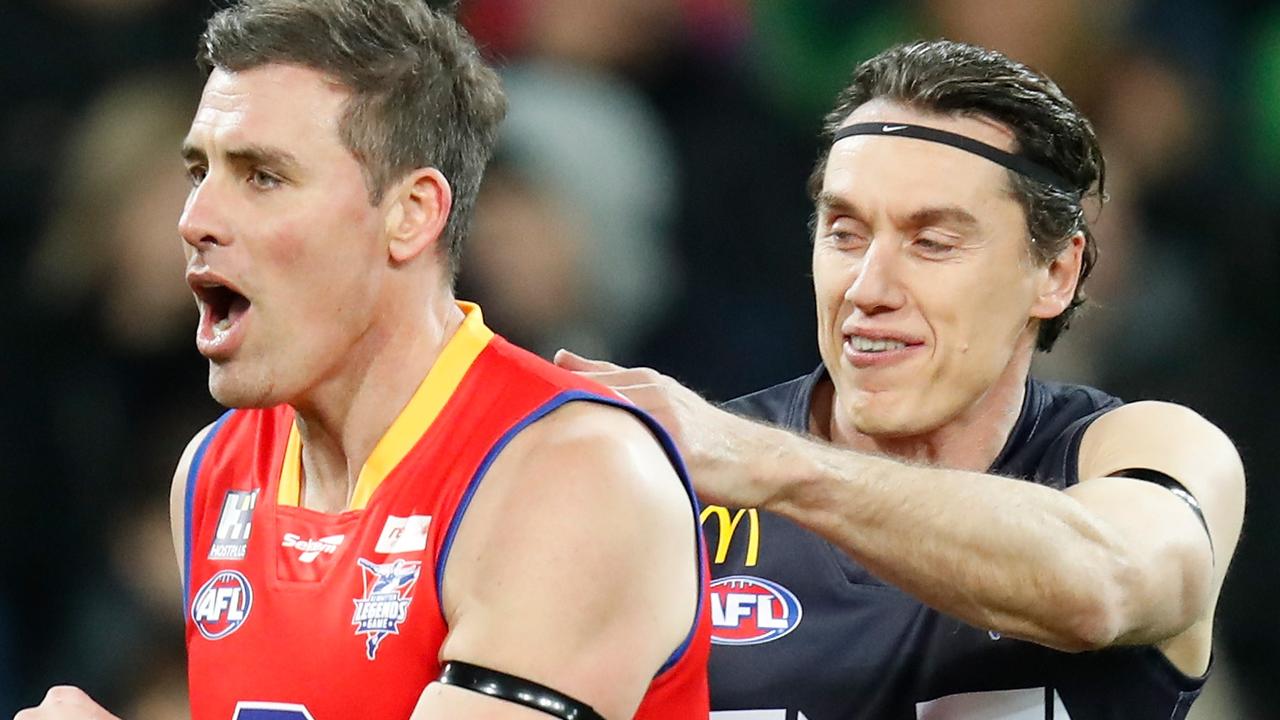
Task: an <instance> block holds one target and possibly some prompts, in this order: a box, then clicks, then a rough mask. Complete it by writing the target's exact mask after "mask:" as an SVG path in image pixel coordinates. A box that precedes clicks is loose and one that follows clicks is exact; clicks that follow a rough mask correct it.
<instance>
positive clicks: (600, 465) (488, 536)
mask: <svg viewBox="0 0 1280 720" xmlns="http://www.w3.org/2000/svg"><path fill="white" fill-rule="evenodd" d="M695 537H696V529H695V519H694V516H693V511H692V508H691V507H690V503H689V500H688V498H687V496H686V494H685V493H684V491H683V489H682V488H681V486H680V483H679V481H678V480H677V478H676V476H675V473H674V471H673V470H672V468H671V465H670V463H669V462H668V460H667V458H666V456H665V454H664V453H663V452H662V450H661V449H660V448H659V446H658V444H657V443H656V442H655V441H654V439H653V438H652V436H650V435H649V433H648V431H647V430H646V429H644V428H643V427H642V426H641V425H640V424H639V423H638V422H637V421H636V420H635V419H634V418H632V417H630V416H629V415H627V414H625V413H624V412H622V411H619V410H615V409H611V408H603V407H600V406H594V405H588V404H581V403H572V404H570V405H568V406H566V407H564V408H561V409H559V410H557V411H555V412H554V413H552V414H551V415H549V416H548V417H546V418H545V419H543V420H541V421H539V422H537V423H535V424H534V425H533V426H531V427H530V428H528V429H526V430H525V431H524V432H522V433H521V435H520V436H517V438H516V440H514V441H513V442H512V443H511V445H509V446H508V447H507V448H506V449H504V450H503V451H502V453H501V455H500V456H499V458H498V460H497V461H496V462H495V463H494V466H493V467H492V469H491V470H490V471H489V473H488V475H487V476H486V478H485V479H484V481H483V482H482V483H481V485H480V490H479V491H478V492H477V493H476V496H475V499H474V500H473V502H472V504H471V507H470V508H469V509H468V510H467V512H466V514H465V516H464V519H463V521H462V523H461V526H460V530H459V533H458V536H457V539H456V541H455V544H454V548H453V550H452V552H451V553H450V556H449V559H448V564H447V566H446V570H445V576H444V593H443V595H444V597H443V605H444V611H445V615H446V619H447V620H448V624H449V635H448V638H447V639H446V641H445V643H444V645H443V646H442V648H441V651H440V657H441V659H442V660H459V661H463V662H469V663H473V664H476V665H481V666H484V667H488V668H491V669H494V670H498V671H501V672H505V673H508V674H511V675H516V676H518V677H521V678H524V679H527V680H530V681H533V682H536V683H539V684H542V685H545V686H548V687H550V688H552V689H554V690H556V691H558V692H560V693H563V694H565V695H568V696H570V697H573V698H575V699H577V700H579V701H581V702H584V703H586V704H588V705H591V706H592V707H593V708H595V710H596V711H597V712H599V713H600V714H601V715H602V716H604V717H605V718H608V719H609V720H615V719H621V718H628V717H631V716H632V715H633V714H634V712H635V710H636V708H637V707H638V705H639V703H640V701H641V699H642V697H643V695H644V693H645V691H646V689H647V688H648V686H649V684H650V682H651V681H652V679H653V677H654V675H655V674H657V672H658V671H659V669H660V668H661V666H662V664H663V663H664V662H665V661H666V659H667V658H668V657H669V656H670V655H671V654H672V652H673V651H674V650H675V649H676V648H677V647H678V646H679V645H680V644H681V643H682V642H683V641H684V640H685V637H686V635H687V634H688V632H689V630H690V629H691V627H692V625H693V622H694V615H695V612H696V605H697V593H698V587H699V583H700V577H699V570H698V565H697V559H696V552H697V550H696V548H697V545H696V542H695ZM548 717H549V716H548V715H545V714H542V713H540V712H537V711H533V710H528V709H525V708H522V707H520V706H518V705H515V704H512V703H509V702H505V701H501V700H496V699H493V698H489V697H486V696H484V695H481V694H478V693H474V692H470V691H467V690H462V689H459V688H456V687H452V686H443V685H440V684H438V683H433V684H432V685H430V686H429V687H428V688H427V689H426V691H425V692H424V694H423V696H422V699H421V700H420V702H419V705H418V708H417V710H416V711H415V712H414V715H413V718H414V720H426V719H428V718H457V719H458V720H482V719H483V720H519V719H521V718H527V719H528V720H547V718H548Z"/></svg>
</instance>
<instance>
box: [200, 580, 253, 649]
mask: <svg viewBox="0 0 1280 720" xmlns="http://www.w3.org/2000/svg"><path fill="white" fill-rule="evenodd" d="M251 609H253V588H252V587H250V586H249V579H248V578H246V577H245V576H244V575H241V574H240V573H239V572H236V571H235V570H223V571H221V572H219V573H217V574H215V575H214V576H213V577H211V578H209V581H208V582H206V583H205V584H204V585H203V586H202V587H201V588H200V592H198V593H196V599H195V600H194V601H193V602H192V603H191V620H192V621H193V622H195V624H196V629H197V630H199V631H200V634H201V635H203V636H205V638H207V639H209V640H220V639H222V638H224V637H226V636H228V635H230V634H231V633H233V632H235V631H236V630H239V629H240V626H241V625H243V624H244V621H245V620H248V619H249V611H250V610H251Z"/></svg>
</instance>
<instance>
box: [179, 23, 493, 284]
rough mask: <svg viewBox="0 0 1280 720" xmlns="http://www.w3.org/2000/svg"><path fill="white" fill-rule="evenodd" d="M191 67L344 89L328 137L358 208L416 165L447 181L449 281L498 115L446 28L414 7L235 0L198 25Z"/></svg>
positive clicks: (457, 33)
mask: <svg viewBox="0 0 1280 720" xmlns="http://www.w3.org/2000/svg"><path fill="white" fill-rule="evenodd" d="M197 62H198V63H199V65H200V67H201V68H202V69H203V70H204V71H205V72H206V73H211V72H212V71H213V69H214V68H221V69H223V70H226V71H230V72H237V71H242V70H249V69H252V68H255V67H260V66H262V65H268V64H272V63H282V64H291V65H301V66H303V67H308V68H311V69H313V70H316V71H319V72H322V73H324V74H326V75H329V76H331V77H333V78H334V79H336V80H337V81H339V82H341V83H342V84H343V85H344V86H346V87H347V88H348V89H349V90H350V92H351V98H350V100H349V101H348V102H347V106H346V108H345V110H344V112H343V116H342V118H341V119H340V122H339V132H340V134H341V136H342V141H343V144H344V145H345V146H346V147H347V149H348V150H349V151H350V152H351V153H352V154H353V155H354V156H355V157H356V159H357V160H358V161H359V162H360V164H361V166H362V167H363V168H364V175H365V184H366V186H367V187H368V189H369V199H370V202H372V203H373V204H375V205H376V204H378V203H379V202H381V201H382V197H383V193H384V192H386V190H387V188H388V187H389V186H390V184H391V183H393V182H395V181H396V180H398V179H400V178H402V177H404V175H405V174H406V173H408V172H410V171H412V170H415V169H417V168H423V167H435V168H437V169H439V170H440V172H441V173H443V174H444V176H445V177H446V178H448V180H449V183H450V184H451V185H452V187H453V209H452V212H451V213H450V217H449V220H448V224H447V225H446V226H445V229H444V232H443V234H442V236H441V241H442V242H441V244H442V246H443V247H445V248H447V251H448V258H449V268H450V272H451V274H455V273H456V272H457V266H458V259H459V256H460V255H461V251H462V242H463V239H464V237H465V236H466V233H467V228H468V226H469V225H470V222H471V215H472V212H473V208H474V206H475V200H476V195H477V193H478V192H479V189H480V180H481V178H482V177H483V175H484V168H485V165H486V164H487V163H488V161H489V157H490V155H491V154H492V152H493V146H494V143H495V142H496V140H497V135H498V125H499V124H500V123H501V122H502V118H503V116H504V115H505V114H506V107H507V102H506V96H505V95H504V94H503V92H502V84H501V82H500V81H499V79H498V76H497V74H496V73H495V72H494V71H493V70H492V69H491V68H489V67H488V66H487V65H486V64H485V63H484V61H483V60H482V59H481V57H480V54H479V52H478V51H477V50H476V46H475V42H474V41H473V40H472V39H471V36H470V35H468V34H467V32H466V30H464V29H463V28H462V27H461V26H460V25H459V24H458V23H457V21H455V20H454V19H453V18H452V17H449V16H448V15H447V14H445V13H443V12H439V11H435V10H432V9H431V8H430V7H428V6H427V4H426V2H424V1H423V0H241V1H240V2H237V3H236V4H234V5H232V6H230V7H228V8H225V9H223V10H220V11H219V12H218V13H217V14H215V15H214V16H213V17H212V18H210V19H209V24H208V26H207V27H206V28H205V31H204V34H203V35H202V36H201V38H200V48H199V54H198V57H197Z"/></svg>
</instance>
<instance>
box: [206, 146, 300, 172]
mask: <svg viewBox="0 0 1280 720" xmlns="http://www.w3.org/2000/svg"><path fill="white" fill-rule="evenodd" d="M223 154H224V156H225V157H226V159H227V160H228V161H230V162H233V163H238V164H242V165H268V166H271V167H275V168H279V169H281V170H286V171H288V170H296V169H297V168H298V159H297V158H296V157H294V156H293V154H292V153H290V152H289V151H287V150H282V149H280V148H273V147H268V146H266V145H255V144H248V145H239V146H237V147H233V148H230V149H229V150H227V151H226V152H225V153H223ZM182 159H183V160H186V161H187V162H193V161H205V160H208V155H206V154H205V152H204V150H202V149H201V148H199V147H197V146H196V145H193V144H192V143H189V142H187V143H183V145H182Z"/></svg>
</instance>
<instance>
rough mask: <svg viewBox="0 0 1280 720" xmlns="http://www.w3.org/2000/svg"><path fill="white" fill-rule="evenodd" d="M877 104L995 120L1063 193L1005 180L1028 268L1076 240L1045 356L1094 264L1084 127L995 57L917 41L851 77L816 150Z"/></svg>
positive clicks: (1033, 77)
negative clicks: (1078, 258) (1016, 207)
mask: <svg viewBox="0 0 1280 720" xmlns="http://www.w3.org/2000/svg"><path fill="white" fill-rule="evenodd" d="M881 98H883V99H886V100H890V101H894V102H898V103H902V104H903V105H907V106H908V107H912V108H915V109H918V110H921V111H924V112H930V113H939V114H944V115H976V116H981V117H985V118H989V119H991V120H995V121H996V122H999V123H1000V124H1002V125H1004V126H1006V127H1008V128H1009V129H1010V130H1011V131H1013V134H1014V138H1015V141H1016V144H1017V152H1019V153H1021V154H1022V155H1024V156H1026V157H1027V158H1029V159H1030V160H1031V161H1032V162H1034V163H1036V164H1038V165H1041V166H1043V167H1045V168H1048V169H1050V170H1052V171H1054V172H1055V173H1057V174H1058V176H1059V177H1062V178H1064V179H1065V180H1066V181H1067V182H1068V183H1069V184H1070V187H1069V188H1065V189H1064V188H1058V187H1054V186H1052V185H1049V184H1046V183H1043V182H1040V181H1038V180H1033V179H1031V178H1028V177H1025V176H1023V175H1020V174H1018V173H1015V172H1013V171H1009V178H1010V183H1011V185H1012V187H1013V192H1014V195H1015V197H1016V198H1017V199H1018V202H1019V203H1021V205H1022V208H1023V210H1024V211H1025V212H1026V216H1027V229H1028V231H1029V233H1030V236H1031V252H1032V256H1033V257H1034V258H1036V260H1037V261H1038V262H1041V263H1048V262H1050V261H1051V260H1053V258H1055V257H1057V256H1058V254H1059V253H1061V252H1062V251H1063V250H1064V249H1065V248H1066V247H1067V242H1068V240H1070V239H1071V237H1072V236H1073V235H1075V234H1076V233H1077V232H1079V233H1082V234H1083V235H1084V238H1085V247H1084V261H1083V263H1082V265H1081V267H1080V278H1079V282H1078V283H1077V285H1076V292H1075V297H1073V298H1072V299H1071V304H1070V305H1069V306H1068V307H1067V309H1066V310H1064V311H1063V312H1062V314H1061V315H1058V316H1057V317H1055V318H1051V319H1049V320H1044V321H1042V322H1041V323H1040V327H1039V333H1038V335H1037V337H1036V347H1037V349H1039V350H1046V351H1047V350H1050V349H1051V348H1052V347H1053V344H1054V342H1055V341H1056V340H1057V339H1058V336H1059V335H1061V334H1062V332H1063V331H1064V330H1066V328H1067V325H1068V323H1069V322H1070V319H1071V316H1072V314H1074V312H1075V310H1076V309H1077V308H1078V307H1079V306H1081V305H1083V304H1084V302H1085V299H1086V298H1085V295H1084V292H1083V289H1082V288H1083V286H1084V281H1085V280H1086V279H1087V278H1088V277H1089V272H1090V271H1091V270H1092V269H1093V264H1094V262H1095V260H1096V259H1097V252H1098V251H1097V246H1096V244H1095V242H1094V238H1093V232H1092V231H1091V230H1090V228H1089V223H1088V220H1087V219H1086V218H1085V213H1084V200H1085V199H1086V198H1087V197H1089V196H1090V195H1091V194H1093V193H1096V194H1097V195H1098V197H1099V199H1100V200H1101V199H1104V198H1105V187H1104V185H1105V182H1106V162H1105V161H1104V160H1103V157H1102V148H1101V146H1100V145H1099V143H1098V136H1097V134H1096V133H1094V130H1093V126H1092V125H1091V124H1090V123H1089V120H1088V118H1086V117H1085V116H1084V114H1083V113H1081V112H1080V110H1079V109H1078V108H1076V106H1075V104H1074V103H1072V102H1071V100H1069V99H1068V98H1067V96H1066V95H1064V94H1063V92H1062V91H1061V90H1060V89H1058V86H1057V85H1056V84H1054V82H1053V81H1052V80H1050V79H1049V78H1047V77H1045V76H1044V75H1041V74H1040V73H1038V72H1036V71H1035V70H1032V69H1031V68H1029V67H1027V66H1026V65H1023V64H1021V63H1018V62H1015V61H1013V60H1011V59H1009V58H1008V57H1007V56H1005V55H1003V54H1001V53H999V52H996V51H994V50H988V49H986V48H981V47H977V46H974V45H966V44H964V43H958V42H952V41H949V40H930V41H920V42H914V43H910V44H905V45H897V46H895V47H892V48H889V49H888V50H885V51H884V52H882V53H880V54H879V55H876V56H875V57H873V58H871V59H870V60H867V61H866V62H863V63H862V64H861V65H859V66H858V67H857V69H855V70H854V72H853V80H852V82H851V83H850V84H849V86H848V87H846V88H845V89H844V90H843V91H841V93H840V95H839V96H838V97H837V98H836V105H835V108H834V109H833V110H832V111H831V112H830V113H829V114H828V115H827V117H826V122H825V125H824V127H823V138H824V139H825V140H826V147H827V148H830V144H831V140H832V138H833V137H834V135H835V133H836V131H837V130H839V129H840V127H841V126H842V125H844V123H845V121H846V120H847V119H848V117H849V115H850V114H851V113H852V112H853V111H854V110H856V109H857V108H858V107H860V106H862V105H864V104H866V103H867V102H870V101H871V100H876V99H881ZM829 154H830V150H829V149H828V150H826V151H824V152H823V154H822V157H820V158H819V159H818V163H817V165H816V166H815V168H814V170H813V174H812V175H811V176H810V178H809V191H810V194H811V195H812V196H813V197H814V198H816V197H817V194H818V192H819V191H820V190H821V187H822V178H823V175H824V174H825V172H826V164H827V157H828V155H829Z"/></svg>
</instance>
